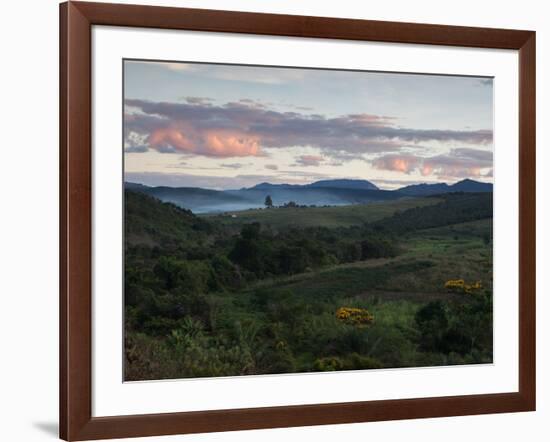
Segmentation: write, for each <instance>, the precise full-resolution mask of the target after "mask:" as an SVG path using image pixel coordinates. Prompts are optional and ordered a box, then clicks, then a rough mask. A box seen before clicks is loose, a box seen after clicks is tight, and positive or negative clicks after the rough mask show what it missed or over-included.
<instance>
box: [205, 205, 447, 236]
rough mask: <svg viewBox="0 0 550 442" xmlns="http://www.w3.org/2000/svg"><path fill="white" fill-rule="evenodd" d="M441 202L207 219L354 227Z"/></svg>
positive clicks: (262, 211)
mask: <svg viewBox="0 0 550 442" xmlns="http://www.w3.org/2000/svg"><path fill="white" fill-rule="evenodd" d="M440 201H441V200H440V199H438V198H403V199H400V200H397V201H383V202H376V203H372V204H356V205H350V206H330V207H307V208H284V209H280V208H279V209H277V208H275V209H253V210H245V211H240V212H227V213H224V214H222V215H203V216H204V217H205V218H207V219H210V220H212V221H215V222H219V223H221V224H223V225H226V226H235V227H238V226H241V225H243V224H246V223H252V222H259V223H261V224H262V225H265V226H269V227H271V228H273V229H276V230H279V229H283V228H289V227H295V228H304V227H327V228H333V227H350V226H357V225H362V224H364V223H366V222H373V221H378V220H380V219H383V218H386V217H388V216H391V215H393V214H394V213H395V212H396V211H398V210H406V209H410V208H413V207H423V206H427V205H432V204H437V203H438V202H440Z"/></svg>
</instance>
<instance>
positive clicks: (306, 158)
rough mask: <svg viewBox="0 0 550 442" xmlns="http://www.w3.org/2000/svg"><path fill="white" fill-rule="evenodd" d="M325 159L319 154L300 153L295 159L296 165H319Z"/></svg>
mask: <svg viewBox="0 0 550 442" xmlns="http://www.w3.org/2000/svg"><path fill="white" fill-rule="evenodd" d="M324 161H325V159H324V158H323V157H322V156H320V155H302V156H300V157H298V159H297V160H296V166H306V167H308V166H315V167H317V166H320V165H321V164H322V163H323V162H324Z"/></svg>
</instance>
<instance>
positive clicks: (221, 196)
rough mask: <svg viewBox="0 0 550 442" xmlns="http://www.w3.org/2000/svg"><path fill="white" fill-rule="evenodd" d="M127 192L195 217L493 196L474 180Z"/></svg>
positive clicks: (131, 185)
mask: <svg viewBox="0 0 550 442" xmlns="http://www.w3.org/2000/svg"><path fill="white" fill-rule="evenodd" d="M125 188H126V189H128V190H133V191H137V192H142V193H146V194H149V195H151V196H154V197H156V198H158V199H160V200H161V201H165V202H171V203H174V204H176V205H178V206H180V207H184V208H186V209H190V210H192V211H193V212H195V213H207V212H228V211H237V210H246V209H253V208H259V207H264V201H265V197H266V196H267V195H269V196H271V199H272V201H273V204H274V205H275V206H280V205H283V204H285V203H288V202H290V201H294V202H295V203H296V204H299V205H308V206H310V205H316V206H324V205H329V206H339V205H349V204H367V203H370V202H374V201H386V200H394V199H399V198H405V197H410V196H428V195H437V194H442V193H449V192H492V191H493V185H492V184H489V183H481V182H478V181H473V180H469V179H466V180H463V181H459V182H458V183H455V184H452V185H448V184H446V183H436V184H415V185H411V186H406V187H403V188H400V189H397V190H381V189H379V188H378V187H377V186H376V185H374V184H373V183H371V182H370V181H367V180H352V179H337V180H322V181H316V182H314V183H311V184H303V185H299V184H271V183H260V184H257V185H255V186H253V187H250V188H242V189H235V190H211V189H201V188H198V187H166V186H159V187H149V186H145V185H143V184H137V183H125Z"/></svg>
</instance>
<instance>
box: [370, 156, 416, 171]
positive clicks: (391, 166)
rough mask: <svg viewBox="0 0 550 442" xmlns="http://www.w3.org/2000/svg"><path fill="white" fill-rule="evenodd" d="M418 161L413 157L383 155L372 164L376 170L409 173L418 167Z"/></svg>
mask: <svg viewBox="0 0 550 442" xmlns="http://www.w3.org/2000/svg"><path fill="white" fill-rule="evenodd" d="M419 162H420V160H419V158H417V157H415V156H413V155H399V154H397V155H385V156H382V157H379V158H376V159H375V160H374V161H373V162H372V164H373V166H374V167H376V168H377V169H383V170H391V171H395V172H403V173H411V172H412V171H413V170H415V169H416V168H417V167H418V164H419Z"/></svg>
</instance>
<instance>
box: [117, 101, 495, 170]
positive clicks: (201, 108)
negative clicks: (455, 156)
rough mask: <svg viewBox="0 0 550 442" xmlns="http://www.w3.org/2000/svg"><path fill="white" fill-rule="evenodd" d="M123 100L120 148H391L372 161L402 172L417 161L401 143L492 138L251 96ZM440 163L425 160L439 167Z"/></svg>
mask: <svg viewBox="0 0 550 442" xmlns="http://www.w3.org/2000/svg"><path fill="white" fill-rule="evenodd" d="M125 105H126V114H125V141H126V151H127V152H134V153H139V152H143V151H146V150H147V149H152V150H156V151H158V152H161V153H170V152H177V153H183V154H191V155H199V156H204V157H213V158H231V157H255V156H262V155H265V152H264V149H272V148H284V147H292V146H304V147H305V146H308V147H314V148H317V149H319V150H320V151H321V152H322V153H323V154H325V155H328V156H330V157H331V158H333V159H340V160H342V159H351V158H357V157H359V156H362V155H363V154H377V153H386V152H391V153H392V154H391V155H393V156H391V157H390V156H389V155H388V156H387V157H386V158H384V157H381V158H379V159H377V160H376V161H377V163H376V164H375V166H376V167H378V168H380V169H390V170H392V169H391V168H392V167H393V168H395V170H402V171H404V172H406V171H407V170H410V169H411V168H414V167H418V163H415V161H414V160H413V159H412V158H406V156H403V155H401V156H399V157H398V155H397V153H398V152H399V151H400V150H401V148H402V146H403V145H405V144H411V143H414V144H416V143H421V142H439V143H448V142H454V143H464V144H469V145H486V144H490V143H491V142H492V139H493V133H492V130H426V129H413V128H404V127H400V126H397V125H396V124H395V121H394V119H393V118H391V117H387V116H380V115H370V114H349V115H342V116H337V117H330V118H329V117H326V116H323V115H318V114H305V113H297V112H281V111H275V110H270V109H269V108H268V107H267V106H265V105H259V104H258V103H257V102H254V101H252V100H241V101H239V102H231V103H226V104H224V105H218V104H214V103H213V102H212V101H210V100H208V99H205V98H201V97H188V98H187V99H186V101H185V102H183V103H172V102H152V101H145V100H136V99H127V100H125ZM301 161H302V162H304V165H306V164H305V163H307V162H308V161H309V162H310V163H312V164H310V165H315V164H313V163H314V161H313V162H312V161H311V159H309V160H308V159H305V160H304V158H303V157H302V158H299V159H298V160H297V163H298V164H299V163H300V162H301ZM434 161H435V160H434ZM441 161H443V160H442V159H441V160H440V162H439V163H441ZM439 163H437V162H435V163H429V162H428V163H426V162H423V165H425V166H426V167H432V168H436V167H442V166H441V165H439ZM447 167H450V166H447ZM426 170H428V169H426Z"/></svg>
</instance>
